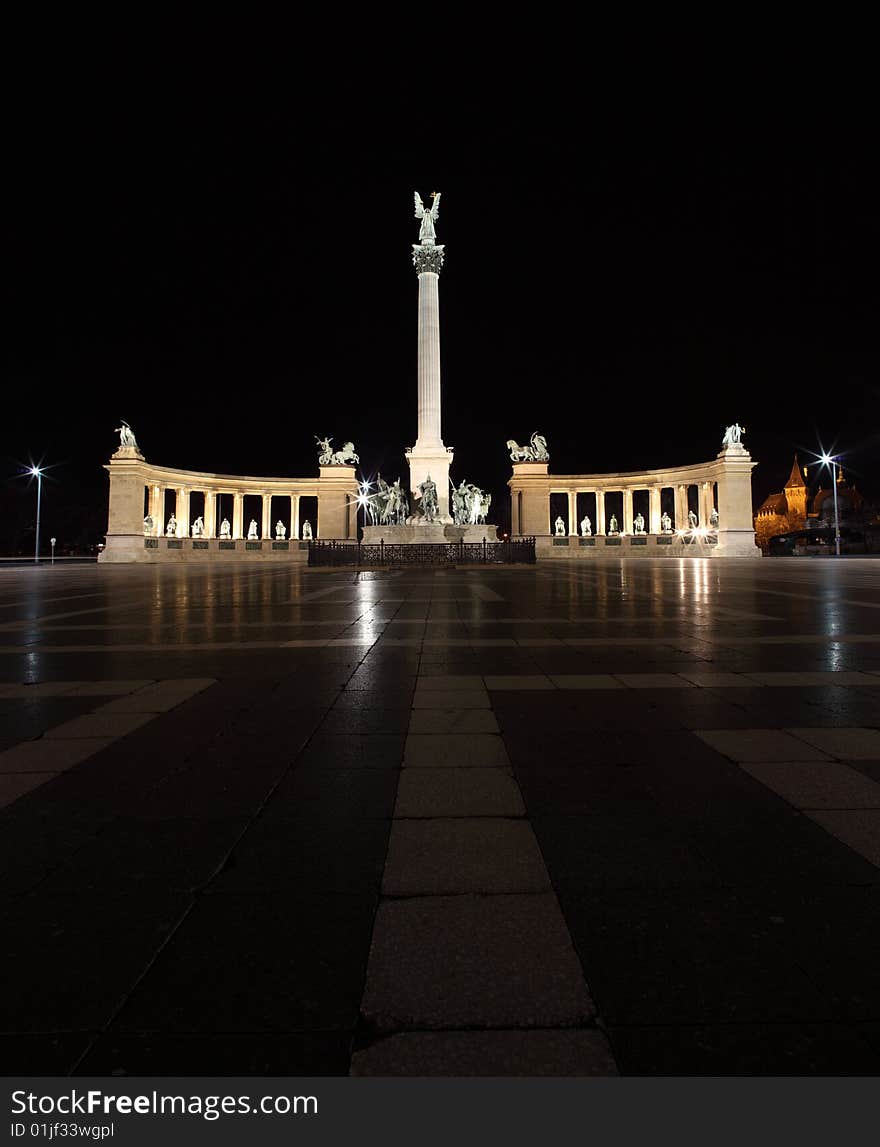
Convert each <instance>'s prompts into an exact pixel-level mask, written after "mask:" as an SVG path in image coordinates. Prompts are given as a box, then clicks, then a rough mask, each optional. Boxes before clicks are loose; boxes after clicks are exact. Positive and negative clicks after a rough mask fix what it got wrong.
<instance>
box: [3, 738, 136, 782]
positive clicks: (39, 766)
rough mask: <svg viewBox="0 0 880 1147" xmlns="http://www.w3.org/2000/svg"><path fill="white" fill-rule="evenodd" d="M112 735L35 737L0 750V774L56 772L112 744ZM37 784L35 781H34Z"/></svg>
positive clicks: (76, 763) (70, 766) (71, 766)
mask: <svg viewBox="0 0 880 1147" xmlns="http://www.w3.org/2000/svg"><path fill="white" fill-rule="evenodd" d="M115 739H116V738H115V737H107V736H105V737H80V738H76V739H71V740H61V739H56V738H53V737H39V738H38V739H37V740H36V741H23V742H22V743H21V744H20V745H16V746H15V747H14V748H12V749H7V750H6V751H5V752H3V753H0V773H59V772H63V771H64V770H65V769H70V768H73V766H74V765H78V764H79V763H80V761H84V760H86V759H87V758H88V757H91V756H94V754H95V753H98V752H100V751H101V749H105V748H106V747H107V746H108V745H112V744H113V741H114V740H115ZM38 783H39V782H38Z"/></svg>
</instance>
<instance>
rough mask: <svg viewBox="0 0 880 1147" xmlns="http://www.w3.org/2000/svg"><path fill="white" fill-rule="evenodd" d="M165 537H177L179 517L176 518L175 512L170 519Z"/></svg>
mask: <svg viewBox="0 0 880 1147" xmlns="http://www.w3.org/2000/svg"><path fill="white" fill-rule="evenodd" d="M165 537H166V538H176V537H177V518H175V516H174V515H173V514H172V515H171V517H170V518H169V519H168V525H167V527H166V528H165Z"/></svg>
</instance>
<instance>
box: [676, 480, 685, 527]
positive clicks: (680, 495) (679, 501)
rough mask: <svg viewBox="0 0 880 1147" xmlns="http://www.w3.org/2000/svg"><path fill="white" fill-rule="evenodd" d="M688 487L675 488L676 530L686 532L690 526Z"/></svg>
mask: <svg viewBox="0 0 880 1147" xmlns="http://www.w3.org/2000/svg"><path fill="white" fill-rule="evenodd" d="M687 515H688V503H687V486H676V487H675V528H676V529H677V530H686V529H687V526H688V516H687Z"/></svg>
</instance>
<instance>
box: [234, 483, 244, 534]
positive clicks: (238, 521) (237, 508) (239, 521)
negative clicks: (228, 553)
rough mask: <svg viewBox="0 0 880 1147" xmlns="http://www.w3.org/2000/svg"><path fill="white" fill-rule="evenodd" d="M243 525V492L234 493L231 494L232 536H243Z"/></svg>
mask: <svg viewBox="0 0 880 1147" xmlns="http://www.w3.org/2000/svg"><path fill="white" fill-rule="evenodd" d="M243 525H244V494H240V493H235V494H233V495H232V536H233V538H238V539H240V538H243V537H244V533H243V530H242V527H243Z"/></svg>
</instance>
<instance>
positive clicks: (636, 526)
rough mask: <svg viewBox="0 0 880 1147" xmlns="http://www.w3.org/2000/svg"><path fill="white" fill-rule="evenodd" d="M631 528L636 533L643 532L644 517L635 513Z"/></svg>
mask: <svg viewBox="0 0 880 1147" xmlns="http://www.w3.org/2000/svg"><path fill="white" fill-rule="evenodd" d="M633 530H634V532H635V533H637V534H643V533H644V532H645V519H644V517H643V516H642V515H641V514H636V516H635V521H634V522H633Z"/></svg>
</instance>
